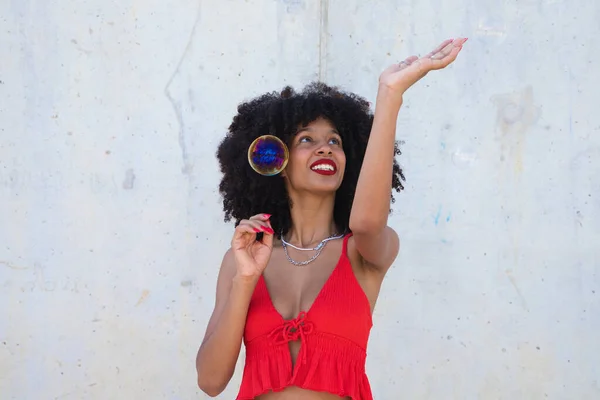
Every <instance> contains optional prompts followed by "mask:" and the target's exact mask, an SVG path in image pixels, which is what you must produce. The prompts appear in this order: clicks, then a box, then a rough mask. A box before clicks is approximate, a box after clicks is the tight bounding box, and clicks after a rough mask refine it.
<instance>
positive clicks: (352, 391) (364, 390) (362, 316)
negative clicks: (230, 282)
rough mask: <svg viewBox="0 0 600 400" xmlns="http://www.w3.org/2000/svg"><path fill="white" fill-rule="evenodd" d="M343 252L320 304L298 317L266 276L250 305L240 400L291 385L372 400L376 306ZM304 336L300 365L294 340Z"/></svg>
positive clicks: (238, 397)
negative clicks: (286, 310) (279, 301)
mask: <svg viewBox="0 0 600 400" xmlns="http://www.w3.org/2000/svg"><path fill="white" fill-rule="evenodd" d="M350 236H351V234H348V235H346V236H345V237H344V244H343V248H342V254H341V255H340V258H339V261H338V263H337V265H336V267H335V269H334V270H333V272H332V273H331V275H330V277H329V278H328V280H327V281H326V282H325V285H324V286H323V288H322V289H321V292H319V294H318V296H317V298H316V299H315V302H314V303H313V305H312V306H311V308H310V309H309V310H308V311H302V312H301V313H300V314H299V315H298V317H297V318H295V319H293V320H284V319H283V317H282V316H281V314H279V312H278V311H277V310H276V309H275V306H274V305H273V303H272V301H271V298H270V296H269V292H268V291H267V286H266V284H265V281H264V278H263V277H262V276H261V277H260V279H259V281H258V283H257V285H256V288H255V289H254V293H253V295H252V299H251V301H250V306H249V309H248V316H247V319H246V327H245V329H244V344H245V346H246V364H245V366H244V374H243V377H242V384H241V386H240V390H239V393H238V396H237V400H251V399H254V398H255V397H256V396H259V395H261V394H264V393H267V392H270V391H275V392H277V391H281V390H283V389H285V388H286V387H288V386H297V387H300V388H303V389H308V390H314V391H322V392H328V393H332V394H335V395H338V396H341V397H350V398H352V400H372V399H373V395H372V394H371V387H370V385H369V380H368V378H367V375H366V373H365V361H366V356H367V354H366V349H367V342H368V340H369V334H370V332H371V327H372V326H373V322H372V318H371V307H370V305H369V300H368V299H367V296H366V295H365V293H364V292H363V290H362V288H361V287H360V285H359V283H358V281H357V280H356V277H355V276H354V271H353V270H352V266H351V265H350V260H349V259H348V255H347V251H346V250H347V246H348V238H349V237H350ZM293 340H300V342H301V344H300V352H299V354H298V358H297V360H296V364H295V365H294V368H292V357H291V354H290V350H289V347H288V342H289V341H293Z"/></svg>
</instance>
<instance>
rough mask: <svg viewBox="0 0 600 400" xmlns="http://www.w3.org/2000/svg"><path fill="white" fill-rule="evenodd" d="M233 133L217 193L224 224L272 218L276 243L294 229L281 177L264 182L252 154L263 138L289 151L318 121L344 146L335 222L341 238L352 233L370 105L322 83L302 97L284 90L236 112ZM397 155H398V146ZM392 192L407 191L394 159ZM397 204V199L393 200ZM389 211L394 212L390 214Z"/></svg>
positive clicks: (222, 148)
mask: <svg viewBox="0 0 600 400" xmlns="http://www.w3.org/2000/svg"><path fill="white" fill-rule="evenodd" d="M237 111H238V113H237V115H236V116H235V117H234V118H233V121H232V123H231V125H230V126H229V131H228V133H227V135H226V136H225V138H224V139H223V140H222V141H221V143H220V144H219V147H218V150H217V158H218V160H219V164H220V167H221V172H222V173H223V177H222V179H221V183H220V184H219V192H220V193H221V195H222V197H223V211H225V222H228V221H231V219H232V218H234V219H235V220H236V226H237V225H238V224H239V222H240V220H242V219H247V218H250V217H251V216H253V215H256V214H259V213H267V214H271V215H272V217H271V219H270V221H271V225H272V227H273V230H274V231H275V233H276V236H277V237H278V238H281V235H285V234H286V233H287V232H288V230H289V229H290V228H291V225H292V219H291V215H290V206H292V205H291V204H290V199H289V197H288V194H287V190H286V187H285V182H284V179H283V178H282V177H281V176H280V175H275V176H262V175H259V174H257V173H256V172H255V171H254V170H253V169H252V167H250V164H249V163H248V158H247V154H248V148H249V147H250V145H251V144H252V142H253V141H254V139H256V138H257V137H259V136H262V135H266V134H270V135H274V136H277V137H279V138H280V139H281V140H283V142H285V143H287V144H288V146H289V145H290V143H291V141H292V140H293V138H294V136H295V134H296V132H297V130H298V128H300V127H305V126H307V125H308V124H309V123H311V122H313V121H315V120H316V119H318V118H319V117H322V118H324V119H327V120H329V121H330V122H331V123H332V124H333V126H335V127H336V129H337V130H338V132H339V133H340V135H341V137H342V141H343V143H344V145H343V146H344V152H345V154H346V160H347V162H346V169H345V172H344V179H343V180H342V183H341V185H340V187H339V189H338V191H337V193H336V197H335V206H334V211H333V214H334V221H335V223H336V225H337V227H338V229H340V230H341V231H342V232H349V230H350V229H349V226H348V225H349V220H350V211H351V209H352V202H353V200H354V193H355V191H356V184H357V181H358V176H359V173H360V169H361V167H362V163H363V159H364V157H365V151H366V149H367V142H368V140H369V135H370V133H371V127H372V125H373V114H372V112H371V111H370V104H369V102H368V101H366V100H365V99H364V98H362V97H360V96H357V95H356V94H353V93H347V92H344V91H342V90H340V89H339V88H337V87H332V86H328V85H326V84H324V83H322V82H313V83H310V84H309V85H307V86H306V87H305V88H304V89H303V90H302V92H300V93H298V92H296V91H295V90H294V89H293V88H292V87H290V86H286V87H285V88H284V89H283V90H282V91H281V92H270V93H266V94H263V95H261V96H258V97H256V98H254V99H252V100H250V101H247V102H244V103H242V104H240V105H239V106H238V109H237ZM394 153H395V155H400V154H401V152H400V149H399V148H398V143H397V142H396V144H395V146H394ZM393 169H394V171H393V175H392V187H393V189H395V190H396V192H400V191H401V190H403V189H404V186H403V185H402V181H404V180H405V177H404V173H403V171H402V169H401V168H400V166H399V165H398V163H397V162H396V160H395V159H394V166H393ZM391 201H392V203H393V202H394V196H393V194H392V195H391ZM390 211H391V210H390Z"/></svg>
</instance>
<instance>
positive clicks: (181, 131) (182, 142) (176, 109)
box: [164, 0, 202, 175]
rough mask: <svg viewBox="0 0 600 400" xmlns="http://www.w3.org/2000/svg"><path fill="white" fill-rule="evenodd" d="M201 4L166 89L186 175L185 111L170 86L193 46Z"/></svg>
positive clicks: (187, 154) (188, 162) (190, 170)
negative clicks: (173, 115)
mask: <svg viewBox="0 0 600 400" xmlns="http://www.w3.org/2000/svg"><path fill="white" fill-rule="evenodd" d="M201 6H202V1H201V0H200V1H198V12H197V14H196V20H195V21H194V25H193V26H192V30H191V32H190V36H189V38H188V42H187V44H186V46H185V49H184V50H183V53H182V54H181V57H180V58H179V62H178V63H177V67H175V70H174V71H173V74H171V77H170V78H169V81H168V82H167V84H166V85H165V89H164V94H165V96H166V97H167V99H169V102H170V103H171V106H172V107H173V111H174V112H175V117H176V118H177V124H178V128H179V135H178V140H179V148H180V149H181V159H182V163H183V166H182V168H181V173H183V174H184V175H189V174H190V173H191V172H192V164H191V162H190V159H189V153H188V149H187V145H186V143H185V132H184V123H183V112H182V111H181V104H180V103H179V102H178V101H177V100H175V99H174V98H173V96H172V95H171V93H170V92H169V87H170V86H171V84H172V83H173V80H174V79H175V77H176V76H177V74H178V73H179V70H180V69H181V66H182V65H183V61H184V60H185V59H186V57H187V54H188V53H189V51H190V48H191V47H192V43H193V41H194V37H195V35H196V29H197V28H198V24H199V22H200V11H201V8H202V7H201Z"/></svg>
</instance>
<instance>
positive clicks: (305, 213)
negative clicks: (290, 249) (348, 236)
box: [285, 195, 341, 247]
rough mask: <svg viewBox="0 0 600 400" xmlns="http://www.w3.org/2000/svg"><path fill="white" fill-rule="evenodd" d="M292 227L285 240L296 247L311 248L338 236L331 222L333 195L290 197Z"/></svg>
mask: <svg viewBox="0 0 600 400" xmlns="http://www.w3.org/2000/svg"><path fill="white" fill-rule="evenodd" d="M290 197H291V200H292V208H291V209H290V213H291V216H292V226H291V228H290V230H289V232H288V234H287V237H286V238H285V240H286V241H287V242H289V243H292V244H294V245H295V246H298V247H312V246H313V245H316V244H317V243H319V242H320V241H322V240H323V239H325V238H327V237H329V236H331V235H335V234H340V233H341V232H338V231H337V229H336V226H335V222H334V220H333V207H334V205H335V195H328V196H316V195H307V196H290Z"/></svg>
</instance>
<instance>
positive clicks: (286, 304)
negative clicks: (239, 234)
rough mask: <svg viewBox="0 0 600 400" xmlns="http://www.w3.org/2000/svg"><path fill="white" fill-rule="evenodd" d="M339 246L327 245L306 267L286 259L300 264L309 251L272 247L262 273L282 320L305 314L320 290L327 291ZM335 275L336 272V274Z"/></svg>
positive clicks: (338, 244) (336, 261) (339, 252)
mask: <svg viewBox="0 0 600 400" xmlns="http://www.w3.org/2000/svg"><path fill="white" fill-rule="evenodd" d="M341 251H342V246H341V243H329V244H328V245H327V247H326V248H325V249H324V250H323V251H322V252H321V254H320V255H319V257H317V258H316V259H315V260H314V261H312V262H311V263H309V264H307V265H303V266H298V265H294V264H292V263H291V262H290V261H289V260H288V256H289V257H290V258H292V259H293V260H295V261H304V260H306V259H309V258H310V257H312V256H313V255H314V253H313V252H301V251H295V250H293V249H288V254H287V255H286V254H285V252H284V251H283V248H281V247H275V248H274V249H273V254H272V255H271V259H270V261H269V264H268V265H267V268H266V269H265V271H264V273H263V277H264V281H265V284H266V287H267V291H268V294H269V297H270V300H271V302H272V305H273V307H274V308H275V310H276V311H277V312H278V313H279V314H280V315H281V316H282V317H283V318H284V319H292V318H295V317H296V316H297V315H298V314H299V313H300V312H301V311H305V312H308V311H309V310H310V309H311V308H312V306H313V305H314V304H315V302H316V301H317V300H318V299H319V296H320V295H321V294H322V292H323V291H324V290H328V286H330V284H331V280H332V278H333V279H335V276H333V274H334V271H335V270H336V267H338V263H339V261H340V254H341ZM338 272H339V271H338Z"/></svg>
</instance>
